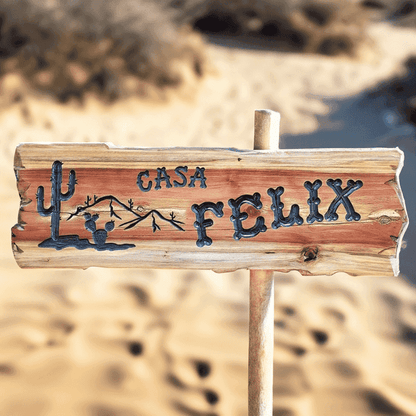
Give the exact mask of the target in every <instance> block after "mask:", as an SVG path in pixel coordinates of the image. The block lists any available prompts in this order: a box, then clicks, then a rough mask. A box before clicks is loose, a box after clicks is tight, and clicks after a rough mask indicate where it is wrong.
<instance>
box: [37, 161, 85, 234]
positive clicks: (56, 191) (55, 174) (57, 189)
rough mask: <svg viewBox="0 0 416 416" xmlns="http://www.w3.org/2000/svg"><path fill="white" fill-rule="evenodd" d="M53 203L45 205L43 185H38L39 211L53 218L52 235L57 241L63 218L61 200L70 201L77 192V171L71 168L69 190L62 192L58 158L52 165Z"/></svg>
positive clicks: (60, 165)
mask: <svg viewBox="0 0 416 416" xmlns="http://www.w3.org/2000/svg"><path fill="white" fill-rule="evenodd" d="M51 182H52V186H51V205H50V207H49V208H45V206H44V194H45V191H44V188H43V186H39V187H38V191H37V194H36V199H37V209H38V213H39V214H40V215H41V216H42V217H49V216H52V218H51V237H52V240H54V241H57V240H58V238H59V221H60V220H61V201H68V199H70V198H71V197H72V196H73V195H74V192H75V185H76V183H77V182H76V178H75V171H73V170H71V172H69V182H68V192H66V193H64V194H63V193H62V192H61V186H62V162H59V161H58V160H57V161H55V162H54V163H53V165H52V175H51Z"/></svg>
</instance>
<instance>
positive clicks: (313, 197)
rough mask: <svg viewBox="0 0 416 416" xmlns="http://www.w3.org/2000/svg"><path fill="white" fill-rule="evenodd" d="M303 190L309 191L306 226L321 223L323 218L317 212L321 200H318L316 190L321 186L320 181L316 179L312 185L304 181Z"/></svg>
mask: <svg viewBox="0 0 416 416" xmlns="http://www.w3.org/2000/svg"><path fill="white" fill-rule="evenodd" d="M304 186H305V188H306V189H307V190H308V191H309V199H308V201H307V202H308V205H309V215H308V217H307V218H306V221H307V223H308V224H313V223H314V222H315V221H318V222H322V221H323V219H324V217H323V215H322V214H320V213H319V211H318V205H319V204H320V203H321V200H320V199H319V198H318V189H319V188H320V187H321V186H322V181H321V180H319V179H317V180H316V181H315V182H314V183H311V182H309V181H306V182H305V183H304Z"/></svg>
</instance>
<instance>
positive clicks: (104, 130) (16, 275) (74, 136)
mask: <svg viewBox="0 0 416 416" xmlns="http://www.w3.org/2000/svg"><path fill="white" fill-rule="evenodd" d="M0 17H1V19H0V22H1V37H0V52H1V53H0V67H1V74H0V126H1V127H2V128H1V132H2V140H1V152H0V160H1V166H2V171H1V173H2V174H1V176H0V192H1V200H2V210H3V212H2V214H3V215H2V216H1V219H0V224H1V227H0V230H1V239H0V245H1V249H0V255H1V266H0V267H1V269H0V283H1V285H0V289H1V290H0V310H1V313H0V391H1V395H0V414H1V415H6V416H26V415H28V416H55V415H59V416H72V415H80V416H147V415H148V416H151V415H158V414H161V415H172V416H181V415H184V416H222V415H229V416H243V415H247V357H248V351H247V349H248V285H249V277H248V272H247V271H245V270H240V271H236V272H233V273H223V274H216V273H214V272H208V271H190V270H188V271H185V270H158V269H145V270H135V269H101V268H90V269H87V270H51V269H36V270H35V269H33V270H31V269H20V268H19V267H18V266H17V264H16V262H15V260H14V256H13V252H12V248H11V244H10V228H11V227H12V226H13V225H14V224H16V223H17V217H18V215H17V214H18V209H19V205H20V198H19V194H18V191H17V189H16V178H15V174H14V172H13V159H14V152H15V148H16V146H17V145H18V144H19V143H23V142H29V143H37V142H42V143H45V142H46V143H52V142H64V143H76V142H82V143H88V142H112V143H114V144H115V145H116V146H125V147H135V146H137V147H147V146H148V147H171V146H182V147H191V146H196V147H204V146H205V147H228V148H230V147H234V148H239V149H252V147H253V111H254V109H256V108H270V109H272V110H275V111H279V112H280V113H281V116H282V123H281V143H280V147H281V148H282V149H295V148H314V147H316V148H330V147H333V148H345V147H356V148H366V147H396V146H398V147H400V148H401V150H403V151H404V154H405V162H404V163H405V165H404V168H403V171H402V173H401V177H400V178H401V185H402V189H403V193H404V196H405V199H406V204H407V210H408V213H409V219H410V226H409V228H408V230H407V233H406V235H405V238H404V239H405V243H404V245H403V247H402V252H401V254H400V263H401V264H400V268H401V272H402V274H401V275H400V276H399V277H396V278H395V277H378V276H371V277H353V276H349V275H347V274H344V273H337V274H335V275H332V276H318V277H316V276H315V277H312V276H301V275H300V274H298V273H294V272H293V273H288V274H284V273H275V320H274V324H275V349H274V392H273V394H274V412H273V414H274V416H327V415H334V414H337V415H339V416H350V415H354V416H355V415H356V416H360V415H362V416H364V415H365V416H381V415H384V416H385V415H391V416H393V415H407V416H411V415H415V414H416V387H415V386H416V365H415V362H416V360H415V358H416V291H415V289H414V284H415V282H416V277H415V274H414V264H415V263H414V250H415V244H416V241H415V231H414V230H415V228H414V225H413V224H414V222H415V219H416V218H415V203H416V201H415V196H414V195H415V192H414V178H415V175H416V154H415V137H416V136H415V133H416V127H415V125H414V124H415V120H416V116H415V114H416V112H415V108H416V107H415V98H414V97H416V88H415V85H416V78H415V72H416V71H415V68H416V67H415V58H414V56H415V50H416V37H415V28H414V27H415V22H416V4H415V3H414V2H413V1H391V2H387V1H384V0H372V1H355V0H349V1H335V0H327V1H308V0H291V1H279V0H276V1H271V0H261V1H255V2H251V3H248V2H243V1H237V0H233V1H229V2H218V1H209V0H193V1H180V0H175V1H163V0H160V1H155V2H150V1H144V0H140V1H139V0H137V1H128V0H123V1H118V2H111V1H108V2H104V1H101V0H100V1H98V0H91V1H88V2H70V1H63V0H62V1H58V0H57V1H48V2H43V3H42V4H40V3H39V2H36V1H32V0H19V1H0ZM55 168H56V172H57V173H56V174H57V175H59V166H56V167H55ZM193 168H194V167H193ZM49 169H52V167H51V166H50V167H49ZM138 173H139V172H138ZM193 173H194V172H192V174H193ZM187 175H188V180H189V176H190V175H189V174H187ZM142 177H143V185H142V186H143V187H145V186H147V184H148V183H149V179H150V180H153V182H155V178H154V177H151V178H147V177H146V176H144V175H142ZM69 178H70V177H69V176H68V174H66V177H65V180H64V182H63V183H62V189H61V193H62V195H65V193H67V192H70V191H71V189H70V188H71V187H69V188H68V187H67V182H68V180H69ZM175 179H177V180H178V181H179V180H180V179H179V178H178V177H175ZM313 179H314V178H310V180H311V181H312V182H313ZM312 182H311V186H312ZM153 185H155V183H154V184H153ZM77 186H78V185H77ZM198 186H199V184H198ZM325 186H326V185H325ZM36 191H37V189H36V190H34V194H35V193H36ZM51 191H52V188H51V183H50V182H49V183H48V188H45V189H44V200H43V202H39V204H40V210H41V212H44V213H45V215H46V214H47V213H48V208H49V206H50V205H49V204H50V199H49V195H50V192H51ZM46 194H47V195H48V197H46V196H45V195H46ZM68 195H69V194H68ZM68 195H67V196H68ZM39 196H41V195H39ZM83 197H84V195H83ZM90 198H91V199H90V200H89V201H85V204H84V205H85V206H89V204H94V199H93V198H94V196H93V195H90ZM103 202H105V209H106V210H107V211H108V212H109V213H111V208H110V207H109V204H110V200H105V201H103ZM121 202H122V203H123V204H124V205H125V206H126V208H129V207H130V205H129V202H128V200H127V199H126V200H124V199H123V200H122V201H121ZM112 204H113V205H114V204H116V202H115V201H112ZM127 211H128V209H127ZM127 211H126V212H127ZM137 212H139V211H137ZM84 214H85V215H86V217H85V216H84ZM139 214H140V215H145V213H142V212H139ZM323 214H325V210H323ZM338 214H339V215H340V216H342V217H344V216H345V214H346V211H345V208H344V207H343V206H340V207H339V209H338ZM155 215H156V214H155ZM286 215H288V212H287V213H286ZM78 216H79V217H80V218H79V221H80V223H81V224H82V227H83V229H84V232H85V233H87V234H88V238H89V241H90V243H89V244H91V245H92V246H93V245H94V246H96V247H99V248H105V247H106V246H105V244H108V242H107V241H106V237H107V235H111V233H112V232H114V231H113V228H112V224H111V221H112V220H115V219H116V218H115V217H111V218H110V214H109V218H108V219H107V218H106V219H105V220H104V219H103V218H101V217H99V218H96V217H93V215H91V216H90V217H88V215H87V214H86V213H84V212H80V213H79V215H78ZM148 218H149V223H148V224H147V225H148V227H149V229H150V228H151V224H152V221H151V219H150V217H148ZM165 218H167V219H170V217H169V216H166V217H165ZM305 218H306V217H305ZM129 219H130V218H129ZM57 220H58V219H57V218H55V222H57ZM132 220H134V218H132ZM48 221H52V218H51V217H48ZM165 222H166V221H165ZM157 224H158V225H159V226H160V225H161V222H160V221H159V222H157ZM166 224H167V225H166V226H169V227H172V225H171V224H170V223H166ZM178 225H179V226H181V225H180V224H178ZM172 228H173V227H172ZM99 231H100V232H99ZM51 232H53V230H52V229H51ZM178 232H179V231H178ZM45 238H46V237H45ZM194 244H195V242H194ZM90 249H91V248H90ZM94 250H95V251H96V249H94ZM120 251H122V250H120ZM61 253H62V254H63V255H64V254H65V250H61Z"/></svg>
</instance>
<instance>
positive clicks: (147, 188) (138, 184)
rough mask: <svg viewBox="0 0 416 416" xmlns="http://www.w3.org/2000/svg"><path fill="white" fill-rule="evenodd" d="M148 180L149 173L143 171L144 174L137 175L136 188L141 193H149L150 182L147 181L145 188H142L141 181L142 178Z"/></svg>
mask: <svg viewBox="0 0 416 416" xmlns="http://www.w3.org/2000/svg"><path fill="white" fill-rule="evenodd" d="M143 176H144V177H145V178H148V177H149V171H148V170H145V171H144V172H140V173H139V174H138V175H137V186H138V187H139V189H140V190H141V191H142V192H149V191H150V190H151V189H152V181H149V183H148V184H147V186H143V180H142V177H143Z"/></svg>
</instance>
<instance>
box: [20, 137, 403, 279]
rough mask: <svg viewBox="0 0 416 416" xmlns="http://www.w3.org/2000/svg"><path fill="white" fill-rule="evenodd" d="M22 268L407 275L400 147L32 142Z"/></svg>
mask: <svg viewBox="0 0 416 416" xmlns="http://www.w3.org/2000/svg"><path fill="white" fill-rule="evenodd" d="M14 164H15V166H14V167H15V171H16V178H17V187H18V191H19V194H20V198H21V205H20V210H19V218H18V223H17V224H16V225H15V226H14V227H13V229H12V246H13V251H14V255H15V258H16V261H17V263H18V264H19V266H21V267H56V268H87V267H142V268H191V269H211V270H215V271H231V270H236V269H242V268H249V269H273V270H278V271H282V272H287V271H290V270H298V271H299V272H300V273H302V274H307V275H320V274H333V273H335V272H337V271H343V272H347V273H350V274H352V275H364V274H365V275H368V274H374V275H392V274H393V273H394V274H397V273H398V271H399V267H398V256H399V251H400V246H401V242H402V237H403V233H404V231H405V229H406V227H407V221H408V220H407V215H406V209H405V206H404V200H403V196H402V193H401V190H400V186H399V181H398V175H399V172H400V170H401V167H402V165H403V153H402V152H401V151H400V150H399V149H326V150H325V149H322V150H321V149H319V150H318V149H316V150H315V149H310V150H280V151H253V150H249V151H245V150H244V151H243V150H237V149H205V148H203V149H201V148H199V149H198V148H169V149H166V148H165V149H151V148H118V147H115V146H113V145H111V144H104V143H97V144H50V145H48V144H22V145H20V146H19V147H18V148H17V149H16V154H15V163H14Z"/></svg>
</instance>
